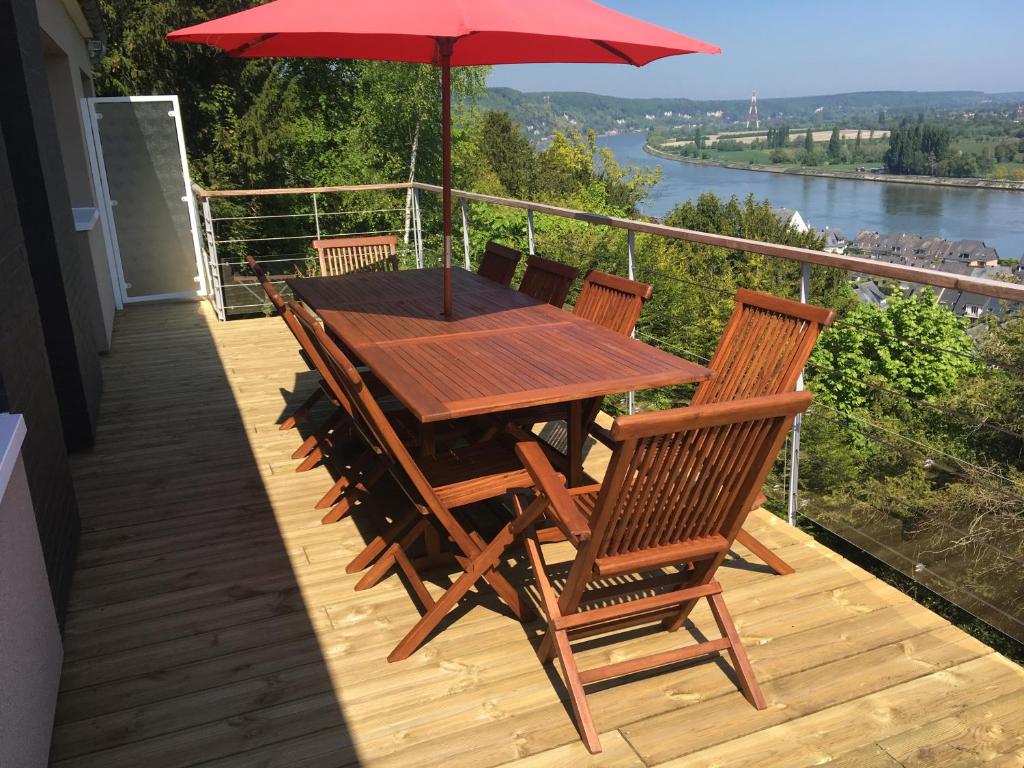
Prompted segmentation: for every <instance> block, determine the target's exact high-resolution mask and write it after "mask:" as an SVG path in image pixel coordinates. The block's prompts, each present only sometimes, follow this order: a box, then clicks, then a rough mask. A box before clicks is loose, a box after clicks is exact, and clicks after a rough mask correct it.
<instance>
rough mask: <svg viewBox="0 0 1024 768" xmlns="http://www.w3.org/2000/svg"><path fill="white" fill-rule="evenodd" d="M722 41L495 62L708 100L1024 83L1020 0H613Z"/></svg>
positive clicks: (596, 85) (588, 83) (602, 89)
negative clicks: (583, 61)
mask: <svg viewBox="0 0 1024 768" xmlns="http://www.w3.org/2000/svg"><path fill="white" fill-rule="evenodd" d="M603 4H604V5H607V6H609V7H612V8H615V9H616V10H619V11H622V12H623V13H628V14H631V15H633V16H637V17H639V18H642V19H645V20H647V21H651V22H654V23H657V24H661V25H662V26H666V27H669V28H670V29H674V30H676V31H677V32H682V33H684V34H687V35H690V36H691V37H697V38H700V39H703V40H707V41H709V42H713V43H716V44H718V45H719V46H721V48H722V55H721V56H703V55H691V56H678V57H675V58H670V59H666V60H664V61H659V62H654V63H652V64H649V65H647V66H646V67H643V68H642V69H635V68H633V67H628V66H617V65H578V64H577V65H573V64H533V65H517V66H503V67H495V69H494V72H493V74H492V75H491V78H490V80H489V83H488V84H489V85H493V86H499V85H504V86H510V87H512V88H518V89H520V90H525V91H541V90H544V91H591V92H593V93H603V94H609V95H615V96H669V97H690V98H698V99H715V98H748V97H749V96H750V91H751V90H752V89H757V92H758V94H759V95H760V96H764V97H770V96H809V95H815V94H828V93H843V92H847V91H873V90H920V91H945V90H981V91H988V92H1000V91H1024V39H1022V37H1021V34H1020V30H1021V23H1022V20H1024V17H1022V14H1021V11H1022V10H1024V5H1021V0H1013V1H1012V2H1011V0H973V2H972V1H971V0H965V1H962V2H953V1H951V0H931V1H930V2H926V1H925V0H859V1H858V2H845V3H844V2H828V1H827V0H817V1H814V0H791V2H788V3H779V2H772V0H760V2H755V0H730V1H729V2H720V1H716V0H703V2H695V0H631V1H627V0H603Z"/></svg>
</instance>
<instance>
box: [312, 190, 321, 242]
mask: <svg viewBox="0 0 1024 768" xmlns="http://www.w3.org/2000/svg"><path fill="white" fill-rule="evenodd" d="M313 222H314V223H315V224H316V239H317V240H319V239H320V209H319V208H318V207H317V204H316V192H314V193H313Z"/></svg>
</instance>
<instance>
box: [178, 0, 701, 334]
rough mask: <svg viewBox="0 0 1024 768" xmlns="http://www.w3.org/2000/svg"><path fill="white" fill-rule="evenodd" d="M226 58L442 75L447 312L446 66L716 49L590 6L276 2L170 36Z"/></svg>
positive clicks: (467, 0) (427, 0)
mask: <svg viewBox="0 0 1024 768" xmlns="http://www.w3.org/2000/svg"><path fill="white" fill-rule="evenodd" d="M167 37H168V39H170V40H172V41H174V42H184V43H206V44H208V45H213V46H216V47H218V48H221V49H222V50H223V51H224V52H225V53H227V54H228V55H229V56H241V57H247V58H260V57H320V58H334V59H376V60H380V61H405V62H412V63H418V64H434V65H436V66H440V67H441V94H442V99H443V104H442V121H441V143H442V158H443V160H442V168H443V173H442V188H443V208H444V267H445V268H444V313H445V315H446V316H448V317H450V316H451V312H452V295H451V274H450V270H451V256H452V242H451V240H452V237H451V233H452V211H451V185H452V180H451V175H452V173H451V67H467V66H480V65H488V64H530V63H541V62H569V63H595V64H632V65H633V66H636V67H640V66H643V65H644V64H647V63H649V62H651V61H654V60H656V59H661V58H664V57H666V56H675V55H678V54H683V53H720V52H721V50H720V49H719V48H718V46H715V45H711V44H710V43H705V42H702V41H700V40H695V39H694V38H691V37H686V36H685V35H680V34H678V33H676V32H671V31H669V30H667V29H663V28H661V27H657V26H655V25H653V24H648V23H647V22H645V21H641V20H639V19H634V18H632V17H631V16H626V15H625V14H621V13H619V12H617V11H613V10H611V9H609V8H605V7H604V6H601V5H598V4H597V3H594V2H591V0H370V1H369V2H366V0H274V2H270V3H267V4H266V5H261V6H258V7H256V8H252V9H250V10H247V11H241V12H240V13H234V14H231V15H230V16H224V17H222V18H219V19H213V20H212V21H208V22H205V23H203V24H197V25H196V26H193V27H186V28H185V29H179V30H177V31H176V32H171V33H170V34H169V35H168V36H167Z"/></svg>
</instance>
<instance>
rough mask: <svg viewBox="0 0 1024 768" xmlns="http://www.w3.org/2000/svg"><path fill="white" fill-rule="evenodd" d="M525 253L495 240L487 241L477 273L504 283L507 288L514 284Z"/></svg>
mask: <svg viewBox="0 0 1024 768" xmlns="http://www.w3.org/2000/svg"><path fill="white" fill-rule="evenodd" d="M522 258H523V254H522V253H521V252H519V251H517V250H516V249H515V248H509V247H508V246H507V245H502V244H501V243H496V242H494V241H493V240H491V241H490V242H488V243H487V248H486V249H484V255H483V257H482V258H481V259H480V266H479V267H478V268H477V270H476V273H477V274H478V275H480V276H481V277H486V278H487V279H488V280H493V281H494V282H496V283H498V284H500V285H504V286H505V287H506V288H507V287H508V286H510V285H512V278H513V276H515V274H516V267H517V266H519V260H520V259H522Z"/></svg>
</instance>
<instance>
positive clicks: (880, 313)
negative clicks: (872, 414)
mask: <svg viewBox="0 0 1024 768" xmlns="http://www.w3.org/2000/svg"><path fill="white" fill-rule="evenodd" d="M972 349H973V341H972V339H971V337H970V336H969V335H968V334H967V329H966V326H965V325H964V323H963V322H962V321H961V320H960V319H958V318H957V317H956V315H954V314H953V313H952V312H950V311H949V310H948V309H946V307H944V306H943V305H941V304H939V303H937V301H936V296H935V293H934V292H933V291H932V290H931V289H930V288H927V289H925V290H923V291H921V292H920V293H919V294H917V295H916V296H913V297H911V298H907V299H904V298H900V297H898V296H896V297H893V298H891V299H890V304H889V305H888V306H887V307H886V308H885V309H881V308H879V307H876V306H874V305H872V304H860V305H858V306H857V307H856V308H855V309H854V310H853V311H851V312H850V313H849V314H848V315H847V316H846V317H845V318H844V320H843V322H842V323H841V324H838V325H837V327H835V328H833V329H831V330H830V331H829V332H828V333H826V334H824V335H823V336H822V338H821V339H820V340H819V342H818V345H817V347H816V348H815V350H814V354H813V355H812V356H811V361H810V363H809V364H808V377H809V378H810V379H811V380H813V381H814V382H815V392H816V393H817V394H818V395H819V396H820V397H821V398H822V400H823V401H825V402H827V403H829V404H830V405H832V406H833V407H834V408H836V409H837V410H840V411H843V412H847V413H848V412H852V411H854V410H855V409H858V408H863V407H865V406H866V405H868V403H869V401H870V399H871V397H872V393H873V391H874V390H873V386H874V385H882V386H884V387H885V388H886V389H888V390H892V391H895V392H898V393H901V394H905V395H908V396H910V397H913V398H919V399H926V398H934V397H939V396H942V395H946V394H948V393H950V392H951V391H953V389H954V385H955V384H956V383H957V381H959V379H960V378H961V377H962V376H964V375H966V374H968V373H972V372H974V371H975V366H974V362H973V360H972Z"/></svg>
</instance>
